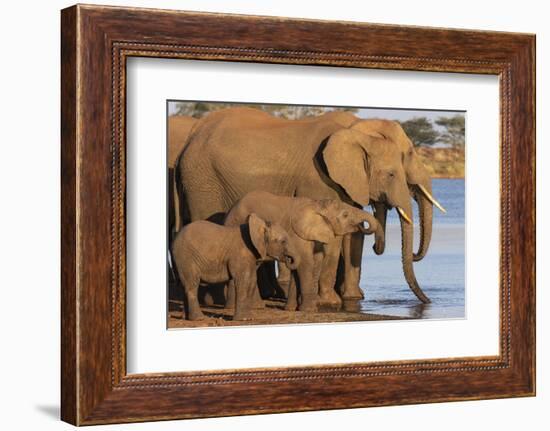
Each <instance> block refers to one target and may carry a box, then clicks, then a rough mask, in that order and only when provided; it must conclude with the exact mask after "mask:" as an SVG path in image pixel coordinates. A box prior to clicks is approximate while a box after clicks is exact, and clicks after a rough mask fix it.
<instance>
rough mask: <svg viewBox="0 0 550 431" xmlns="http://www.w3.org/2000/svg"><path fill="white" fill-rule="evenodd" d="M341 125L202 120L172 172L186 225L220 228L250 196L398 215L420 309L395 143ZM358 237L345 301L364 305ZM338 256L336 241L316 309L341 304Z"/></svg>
mask: <svg viewBox="0 0 550 431" xmlns="http://www.w3.org/2000/svg"><path fill="white" fill-rule="evenodd" d="M344 117H345V116H344ZM339 118H340V117H339V116H338V115H323V116H320V117H319V119H317V120H315V119H311V118H309V119H304V120H294V121H290V120H285V119H281V118H276V117H273V116H271V115H269V114H267V113H265V112H263V111H259V110H256V109H251V108H230V109H227V110H222V111H218V112H214V113H212V114H210V115H209V116H208V117H205V118H204V119H202V120H201V121H200V123H198V124H197V126H196V127H195V129H194V131H193V135H192V136H191V137H190V140H189V143H188V146H187V148H186V150H185V152H184V153H183V154H182V157H181V158H180V160H179V162H178V166H177V170H178V172H177V175H176V176H177V177H178V178H179V181H181V189H183V190H185V195H186V198H187V203H188V207H189V214H190V218H191V220H193V221H194V220H201V219H208V220H214V221H221V220H222V219H223V216H224V214H225V213H226V212H227V211H228V210H229V209H230V208H231V207H232V206H233V204H234V203H235V202H237V201H238V200H239V199H240V198H242V197H243V196H244V195H245V194H246V193H248V192H251V191H254V190H263V191H268V192H271V193H274V194H278V195H282V196H298V197H300V196H303V197H309V198H311V199H339V200H341V201H343V202H346V203H348V204H352V205H355V206H358V207H365V206H367V205H369V203H371V202H380V203H383V204H384V205H385V206H387V207H389V208H397V210H398V212H399V215H400V220H401V232H402V256H403V259H402V262H403V272H404V275H405V278H406V280H407V283H408V285H409V287H410V288H411V290H412V291H413V292H414V294H415V295H416V296H417V297H418V298H419V299H420V300H421V301H422V302H429V299H428V298H427V296H426V295H425V294H424V293H423V292H422V290H421V289H420V286H419V285H418V283H417V281H416V277H415V275H414V270H413V266H412V256H413V252H412V242H413V230H412V205H411V197H410V191H409V186H408V183H407V179H406V174H405V170H404V168H403V163H402V155H401V152H400V150H399V148H398V146H397V145H396V144H395V143H394V142H393V141H391V140H388V139H384V138H380V137H374V136H371V135H368V134H366V133H363V132H360V131H358V130H357V129H356V128H355V125H351V126H348V127H346V126H345V125H343V123H342V122H341V121H339ZM178 186H179V187H180V185H178ZM358 236H359V237H360V238H357V235H353V236H352V237H351V238H350V239H348V240H347V241H345V242H344V243H345V247H344V262H345V275H344V280H345V282H344V288H343V291H342V297H343V298H344V299H356V298H360V297H362V293H361V290H360V289H359V278H358V276H357V274H358V271H359V269H357V268H358V267H359V268H360V260H361V253H362V247H358V246H357V244H356V242H357V241H360V243H361V246H362V235H358ZM348 237H349V236H348ZM341 248H342V241H341V238H335V239H334V240H333V241H331V242H330V243H329V244H327V246H326V255H325V259H324V261H323V267H322V270H321V275H320V279H319V296H320V305H328V306H334V307H339V306H340V304H341V299H340V297H339V296H338V295H337V294H336V293H335V291H334V284H335V274H336V267H337V266H338V260H339V257H340V250H341ZM350 280H352V282H350Z"/></svg>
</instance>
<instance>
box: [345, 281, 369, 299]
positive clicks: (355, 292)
mask: <svg viewBox="0 0 550 431" xmlns="http://www.w3.org/2000/svg"><path fill="white" fill-rule="evenodd" d="M342 299H343V300H344V301H351V300H356V301H357V300H361V299H365V295H364V294H363V291H362V290H361V288H360V287H359V285H358V284H354V285H351V286H350V285H347V286H346V285H344V292H343V293H342Z"/></svg>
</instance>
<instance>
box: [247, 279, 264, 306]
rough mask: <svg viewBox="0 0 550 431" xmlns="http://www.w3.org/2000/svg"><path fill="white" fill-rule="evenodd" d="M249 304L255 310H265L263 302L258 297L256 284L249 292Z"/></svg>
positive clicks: (260, 297)
mask: <svg viewBox="0 0 550 431" xmlns="http://www.w3.org/2000/svg"><path fill="white" fill-rule="evenodd" d="M250 303H251V305H252V308H254V309H255V310H261V309H263V308H265V302H264V301H263V299H262V296H261V295H260V287H259V286H258V284H256V285H255V286H254V289H252V291H251V292H250Z"/></svg>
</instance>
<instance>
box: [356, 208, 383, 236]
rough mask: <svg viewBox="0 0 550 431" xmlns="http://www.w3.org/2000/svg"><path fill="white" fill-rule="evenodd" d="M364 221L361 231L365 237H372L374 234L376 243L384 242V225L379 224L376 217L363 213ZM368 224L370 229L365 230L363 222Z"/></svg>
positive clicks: (360, 227)
mask: <svg viewBox="0 0 550 431" xmlns="http://www.w3.org/2000/svg"><path fill="white" fill-rule="evenodd" d="M362 218H363V220H362V222H361V223H360V224H359V231H360V232H361V233H362V234H363V235H372V234H374V238H375V243H376V242H384V229H382V225H381V224H380V223H379V222H378V220H377V219H376V217H374V216H373V215H372V214H370V213H368V212H366V211H363V217H362ZM365 221H366V222H367V223H368V224H369V227H367V228H365V227H364V226H363V222H365Z"/></svg>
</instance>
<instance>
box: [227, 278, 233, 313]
mask: <svg viewBox="0 0 550 431" xmlns="http://www.w3.org/2000/svg"><path fill="white" fill-rule="evenodd" d="M226 292H227V293H226V295H225V308H227V309H229V310H233V309H235V282H234V281H233V280H232V279H231V280H229V282H228V283H227V286H226Z"/></svg>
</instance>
